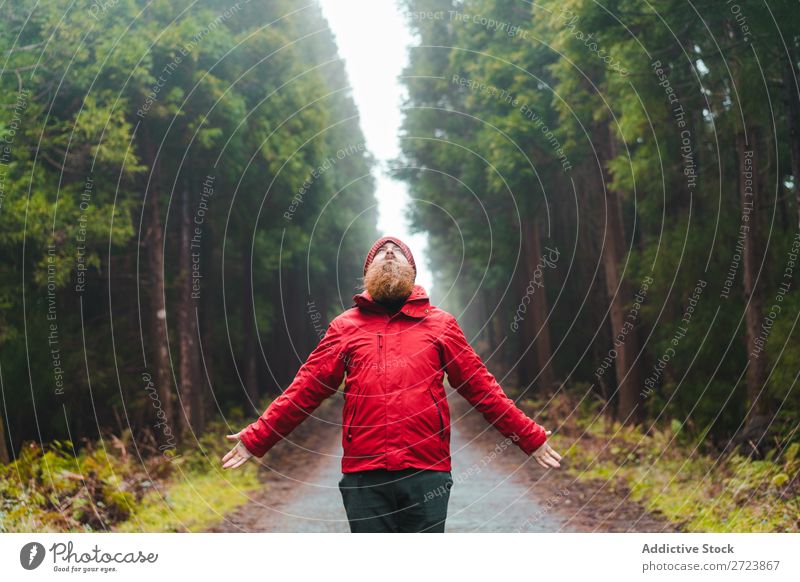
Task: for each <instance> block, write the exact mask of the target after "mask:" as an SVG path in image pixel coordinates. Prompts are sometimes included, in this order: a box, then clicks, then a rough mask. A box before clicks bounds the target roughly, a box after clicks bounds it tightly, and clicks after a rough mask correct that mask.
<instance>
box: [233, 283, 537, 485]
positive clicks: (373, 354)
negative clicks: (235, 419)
mask: <svg viewBox="0 0 800 582" xmlns="http://www.w3.org/2000/svg"><path fill="white" fill-rule="evenodd" d="M353 301H354V303H355V304H354V305H353V306H352V307H351V308H350V309H348V310H347V311H345V312H344V313H342V314H341V315H339V316H337V317H336V318H334V320H333V321H331V323H330V325H329V326H328V329H327V331H326V333H325V337H323V338H322V341H321V342H320V343H319V345H318V346H317V347H316V348H315V349H314V351H313V352H312V353H311V354H310V355H309V357H308V359H307V360H306V362H305V363H304V364H303V365H302V366H301V367H300V370H299V371H298V372H297V376H296V377H295V379H294V381H293V382H292V384H291V385H290V386H289V387H288V388H287V389H286V391H285V392H284V393H283V394H281V395H280V396H279V397H278V398H276V399H275V400H274V401H273V402H272V403H271V404H270V405H269V407H268V408H267V410H266V411H265V412H264V414H263V415H262V416H261V417H260V418H259V419H258V420H256V421H255V422H254V423H252V424H251V425H249V426H248V427H247V428H246V429H244V431H242V433H241V435H240V439H241V441H242V442H243V443H244V446H245V447H247V450H249V451H250V452H251V453H252V454H253V455H255V456H256V457H262V456H263V455H264V453H266V452H267V451H268V450H269V449H270V448H271V447H272V446H273V445H275V443H277V442H278V441H279V440H281V439H282V438H283V437H285V436H286V435H288V434H289V433H290V432H292V430H293V429H294V428H295V427H296V426H297V425H298V424H300V423H301V422H303V420H304V419H305V418H306V417H307V416H308V415H310V414H311V413H312V412H313V411H314V409H316V408H317V406H319V405H320V403H321V402H322V401H323V400H324V399H325V398H328V397H329V396H332V395H333V394H335V393H336V392H337V391H338V389H339V386H340V384H341V382H342V379H343V378H344V377H345V374H346V375H347V380H346V382H345V390H344V399H345V400H344V409H343V423H342V447H343V449H344V457H343V458H342V472H343V473H352V472H355V471H364V470H368V469H379V468H383V469H389V470H399V469H405V468H412V467H413V468H419V469H432V470H438V471H449V470H450V411H449V408H448V405H447V398H446V395H445V391H444V386H443V378H444V374H445V373H446V374H447V379H448V382H449V383H450V385H451V386H452V387H453V388H455V389H456V391H457V392H458V393H459V394H460V395H461V396H463V397H464V398H466V399H467V401H469V403H470V404H471V405H472V406H474V407H475V408H477V409H478V410H479V411H480V412H481V413H482V414H483V416H484V417H485V418H486V420H487V421H489V423H491V424H492V425H494V426H495V427H496V428H497V429H498V430H499V431H500V432H501V433H502V434H503V435H504V436H505V437H508V438H511V439H513V440H514V442H516V443H517V445H518V446H519V447H520V448H521V449H522V450H523V451H524V452H525V453H526V454H531V453H532V452H533V451H535V450H536V449H537V448H539V447H540V446H541V445H542V443H544V442H545V440H546V438H547V437H546V435H545V431H544V429H543V428H542V427H541V426H539V425H538V424H536V423H535V422H534V421H533V420H531V419H530V418H528V417H527V416H525V414H524V413H523V412H522V411H521V410H520V409H519V408H517V407H516V406H515V404H514V402H513V401H512V400H511V399H510V398H508V396H506V395H505V394H504V393H503V390H502V388H501V387H500V385H499V384H498V383H497V381H496V380H495V378H494V376H493V375H492V374H491V373H490V372H489V371H488V370H487V369H486V366H485V365H484V364H483V362H482V361H481V359H480V357H479V356H478V354H476V353H475V351H474V350H473V349H472V347H471V346H470V345H469V343H468V342H467V339H466V337H464V332H463V331H462V330H461V327H460V326H459V325H458V322H457V321H456V319H455V317H453V316H452V315H451V314H449V313H447V312H446V311H443V310H441V309H438V308H437V307H434V306H432V305H431V304H430V303H429V300H428V296H427V294H426V293H425V289H423V288H422V287H421V286H420V285H414V289H413V290H412V292H411V294H410V295H409V297H408V299H407V300H406V302H405V303H404V305H403V307H402V308H401V309H400V310H399V311H397V312H396V313H395V314H391V313H390V312H389V310H388V309H387V308H386V307H384V306H382V305H381V304H379V303H376V302H375V301H373V300H372V298H371V297H370V296H369V293H368V292H367V291H364V292H363V293H360V294H357V295H354V296H353Z"/></svg>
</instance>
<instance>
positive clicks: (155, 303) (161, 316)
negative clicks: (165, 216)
mask: <svg viewBox="0 0 800 582" xmlns="http://www.w3.org/2000/svg"><path fill="white" fill-rule="evenodd" d="M145 147H146V148H147V151H148V152H149V153H151V154H152V147H151V144H150V142H149V140H147V138H145ZM148 161H149V162H150V167H153V168H154V170H153V176H152V179H151V181H150V190H149V192H148V195H147V202H146V207H147V208H146V213H147V223H148V224H147V229H146V232H145V245H146V247H147V270H148V280H149V281H150V293H149V296H150V297H149V299H150V318H151V319H150V323H151V325H150V333H151V338H150V342H151V345H152V346H153V354H154V358H153V368H155V380H156V383H157V391H158V395H159V399H160V401H161V403H160V404H161V409H162V410H163V411H164V415H165V417H166V420H165V421H164V425H163V426H162V427H161V431H162V434H163V435H164V436H165V437H167V440H170V436H172V437H174V436H175V435H174V434H173V433H172V427H173V426H174V425H173V421H174V418H175V417H174V414H173V408H172V399H173V395H172V374H171V371H170V362H169V346H168V343H167V308H166V303H165V295H164V293H165V285H164V254H163V251H164V233H163V231H162V229H161V212H160V209H159V201H158V194H159V188H160V186H161V185H160V183H159V179H160V172H159V171H158V164H159V162H158V160H156V159H155V158H154V156H153V155H150V156H149V157H148ZM159 420H163V419H159ZM167 431H168V432H169V433H170V434H169V435H168V434H167Z"/></svg>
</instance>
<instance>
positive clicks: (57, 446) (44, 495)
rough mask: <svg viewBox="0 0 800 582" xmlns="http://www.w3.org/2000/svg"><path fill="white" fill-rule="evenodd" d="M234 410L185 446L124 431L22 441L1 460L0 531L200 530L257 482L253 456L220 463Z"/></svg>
mask: <svg viewBox="0 0 800 582" xmlns="http://www.w3.org/2000/svg"><path fill="white" fill-rule="evenodd" d="M231 426H244V422H242V421H241V419H240V418H234V417H229V418H228V419H227V423H223V422H215V423H212V424H209V425H208V428H207V430H206V431H205V433H204V434H203V435H202V436H201V437H200V439H199V442H195V443H193V444H194V446H193V447H192V448H191V449H189V450H184V451H182V452H180V453H176V452H175V449H166V450H164V451H163V452H162V451H160V450H159V449H158V447H157V444H156V443H155V442H152V443H151V444H147V443H136V444H134V443H133V442H132V439H131V435H130V431H125V432H124V433H123V434H122V435H119V436H117V435H108V436H104V438H102V439H98V440H96V441H88V440H85V441H84V443H83V446H82V447H80V450H76V447H75V446H74V444H73V443H72V442H70V441H59V440H56V441H52V442H50V443H48V444H46V445H45V446H44V447H42V446H41V445H39V444H37V443H26V444H25V446H24V447H23V449H22V450H21V451H20V454H19V456H18V458H17V459H16V460H15V461H13V462H12V463H9V464H8V465H0V532H105V531H113V532H177V531H180V532H184V531H202V530H204V529H206V528H207V527H208V526H209V525H211V524H213V523H215V522H218V521H219V520H220V519H222V517H223V516H224V515H225V514H226V513H229V512H230V511H232V510H233V509H235V508H236V507H238V506H240V505H242V504H244V503H246V502H247V501H248V498H249V494H250V493H252V492H254V491H256V490H258V489H260V488H262V487H264V485H263V484H262V483H260V480H259V477H258V464H257V463H252V462H251V463H246V464H245V465H243V466H242V467H239V468H238V469H236V470H233V471H231V470H225V469H222V463H221V458H222V457H223V456H224V455H225V453H226V452H227V451H229V450H230V449H231V448H232V446H233V441H228V440H227V439H225V435H226V434H229V432H230V430H231V428H230V427H231Z"/></svg>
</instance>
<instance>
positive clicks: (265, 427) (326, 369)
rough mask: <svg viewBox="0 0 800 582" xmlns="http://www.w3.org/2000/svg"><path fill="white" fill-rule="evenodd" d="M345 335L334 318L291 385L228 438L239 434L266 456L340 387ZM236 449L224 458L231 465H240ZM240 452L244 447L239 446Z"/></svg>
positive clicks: (250, 448)
mask: <svg viewBox="0 0 800 582" xmlns="http://www.w3.org/2000/svg"><path fill="white" fill-rule="evenodd" d="M342 338H343V335H342V332H341V329H340V328H339V326H338V324H337V323H336V320H334V321H332V322H331V324H330V325H329V326H328V329H327V331H326V332H325V337H323V338H322V341H320V343H319V345H318V346H317V347H316V348H315V349H314V351H313V352H311V354H310V355H309V356H308V359H307V360H306V361H305V363H304V364H303V365H302V366H301V367H300V370H299V371H298V372H297V375H296V376H295V378H294V380H293V381H292V383H291V385H290V386H289V387H288V388H287V389H286V390H285V391H284V392H283V394H281V395H280V396H279V397H278V398H276V399H275V400H273V401H272V403H271V404H270V405H269V407H267V410H266V411H264V414H262V415H261V416H260V417H259V418H258V420H256V421H255V422H253V423H252V424H250V425H249V426H248V427H246V428H245V429H244V430H242V431H240V432H239V433H237V434H236V435H229V437H228V438H231V437H234V438H237V437H238V438H239V439H241V444H242V445H243V447H244V449H245V450H246V451H247V452H249V453H250V454H251V455H253V456H256V457H263V456H264V454H265V453H266V452H267V451H268V450H269V449H271V448H272V447H273V446H274V445H275V444H276V443H277V442H278V441H280V440H281V439H282V438H284V437H285V436H286V435H288V434H289V433H290V432H292V431H293V430H294V429H295V428H296V427H297V425H299V424H300V423H301V422H303V421H304V420H305V419H306V418H307V417H308V416H309V415H310V414H311V413H312V412H313V411H314V410H315V409H316V408H317V407H318V406H319V405H320V404H321V403H322V401H323V400H325V399H326V398H328V397H329V396H332V395H333V394H335V393H336V391H337V390H338V389H339V385H340V384H341V383H342V379H343V378H344V374H345V361H344V360H345V358H344V353H343V349H344V348H343V345H344V342H343V341H342ZM238 446H239V445H237V447H238ZM235 451H236V448H234V449H233V450H232V451H231V452H230V453H228V455H226V456H225V457H224V458H223V462H227V461H232V462H230V463H229V465H230V466H234V465H235V466H238V465H236V463H237V462H238V461H237V460H236V457H240V455H239V454H237V453H235ZM240 452H244V451H241V449H240ZM244 460H247V459H246V458H245V459H244ZM241 462H242V463H243V462H244V461H241ZM239 464H241V463H239Z"/></svg>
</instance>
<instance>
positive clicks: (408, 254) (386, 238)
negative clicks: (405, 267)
mask: <svg viewBox="0 0 800 582" xmlns="http://www.w3.org/2000/svg"><path fill="white" fill-rule="evenodd" d="M387 241H392V242H393V243H394V244H396V245H397V246H399V247H400V249H401V250H402V251H403V254H404V255H405V256H406V259H408V262H409V263H411V266H412V267H413V268H414V275H416V274H417V264H416V263H415V262H414V255H412V254H411V249H410V248H408V245H407V244H406V243H404V242H403V241H401V240H400V239H399V238H397V237H396V236H382V237H381V238H379V239H378V240H376V241H375V244H373V245H372V248H371V249H369V252H368V253H367V260H366V261H364V274H365V275H366V274H367V269H368V268H369V265H370V263H372V259H374V258H375V255H376V254H377V253H378V249H379V248H381V246H382V245H383V244H384V243H386V242H387Z"/></svg>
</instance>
